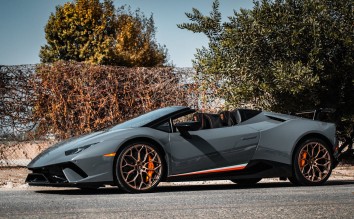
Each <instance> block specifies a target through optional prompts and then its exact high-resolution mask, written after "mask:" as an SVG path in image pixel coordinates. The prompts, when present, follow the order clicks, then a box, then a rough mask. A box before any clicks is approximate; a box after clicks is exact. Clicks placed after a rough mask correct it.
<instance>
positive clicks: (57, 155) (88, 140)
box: [27, 129, 126, 168]
mask: <svg viewBox="0 0 354 219" xmlns="http://www.w3.org/2000/svg"><path fill="white" fill-rule="evenodd" d="M124 130H126V129H117V130H109V129H107V130H104V131H98V132H93V133H90V134H85V135H81V136H77V137H73V138H69V139H67V140H64V141H61V142H58V143H57V144H54V145H53V146H51V147H49V148H47V149H46V150H44V151H43V152H41V153H40V154H39V155H37V157H35V158H34V159H33V160H32V161H31V162H30V163H29V164H28V166H27V167H28V168H36V167H40V166H45V165H50V164H54V163H60V162H67V161H68V160H71V159H72V158H74V157H75V156H76V155H69V156H65V151H68V150H71V149H74V148H78V147H83V146H87V145H91V144H97V143H100V142H102V141H106V140H109V139H113V138H121V137H122V135H119V134H118V133H120V132H122V131H124Z"/></svg>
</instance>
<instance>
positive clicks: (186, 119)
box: [172, 114, 193, 132]
mask: <svg viewBox="0 0 354 219" xmlns="http://www.w3.org/2000/svg"><path fill="white" fill-rule="evenodd" d="M190 121H193V114H188V115H184V116H181V117H178V118H175V119H173V120H172V127H173V132H178V129H177V128H176V126H175V125H176V124H177V123H180V122H190Z"/></svg>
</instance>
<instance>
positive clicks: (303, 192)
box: [0, 181, 354, 218]
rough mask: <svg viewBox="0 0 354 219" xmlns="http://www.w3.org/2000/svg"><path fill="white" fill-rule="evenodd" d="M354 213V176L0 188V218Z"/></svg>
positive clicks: (337, 215)
mask: <svg viewBox="0 0 354 219" xmlns="http://www.w3.org/2000/svg"><path fill="white" fill-rule="evenodd" d="M197 217H198V218H202V217H203V218H261V217H262V218H354V181H329V182H328V183H327V184H326V185H325V186H321V187H293V186H292V185H291V184H290V183H288V182H284V183H283V182H277V183H259V184H257V185H256V186H253V187H248V188H241V187H237V186H236V185H233V184H226V185H193V186H190V185H189V186H185V185H184V186H159V187H158V188H157V190H156V192H155V193H150V194H126V193H123V192H121V191H120V190H117V189H114V188H103V189H99V190H97V191H96V192H94V193H88V192H83V191H81V190H77V189H60V190H37V191H36V190H22V191H21V190H18V191H5V190H0V218H197Z"/></svg>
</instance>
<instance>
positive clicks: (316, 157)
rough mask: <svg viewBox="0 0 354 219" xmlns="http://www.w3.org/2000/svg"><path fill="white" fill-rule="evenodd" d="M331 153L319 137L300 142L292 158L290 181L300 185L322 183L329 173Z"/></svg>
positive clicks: (331, 160) (331, 164) (330, 170)
mask: <svg viewBox="0 0 354 219" xmlns="http://www.w3.org/2000/svg"><path fill="white" fill-rule="evenodd" d="M332 167H333V155H332V153H331V150H330V148H329V145H328V144H326V143H325V142H324V141H322V140H321V139H317V138H311V139H308V140H306V141H304V142H303V143H301V144H300V146H299V147H297V149H296V150H295V156H294V159H293V176H292V177H290V178H289V180H290V182H292V183H293V184H295V185H300V186H316V185H322V184H323V183H325V182H326V181H327V179H328V178H329V176H330V175H331V172H332Z"/></svg>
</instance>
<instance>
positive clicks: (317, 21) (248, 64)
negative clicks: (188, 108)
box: [178, 0, 354, 116]
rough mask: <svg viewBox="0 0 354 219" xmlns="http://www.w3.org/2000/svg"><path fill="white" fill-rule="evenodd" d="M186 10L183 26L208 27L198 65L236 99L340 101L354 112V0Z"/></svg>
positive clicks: (292, 103) (291, 0) (300, 103)
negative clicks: (224, 16) (224, 12)
mask: <svg viewBox="0 0 354 219" xmlns="http://www.w3.org/2000/svg"><path fill="white" fill-rule="evenodd" d="M218 6H219V2H218V1H217V0H216V1H215V2H214V4H213V8H212V12H211V13H210V15H209V16H204V15H203V14H201V13H200V12H199V11H198V10H197V9H193V13H186V16H187V17H188V18H189V19H190V20H191V23H184V24H180V25H178V26H179V27H180V28H182V29H187V30H190V31H193V32H198V33H204V34H205V35H206V36H207V37H208V38H209V46H208V48H202V49H198V50H197V53H196V55H195V60H194V67H195V68H196V70H197V71H198V72H199V73H201V74H202V76H203V78H204V79H205V80H207V81H209V83H216V84H219V85H220V92H219V93H220V95H221V96H222V97H223V98H225V99H226V101H227V102H228V104H230V105H233V106H237V105H240V104H242V103H254V104H256V105H258V106H260V107H263V108H265V109H270V110H277V111H283V112H289V111H299V110H303V109H309V108H315V107H333V108H337V109H340V110H341V111H342V113H344V114H347V115H349V116H350V115H353V114H354V107H353V106H354V83H353V80H354V76H353V71H354V61H353V57H354V43H353V41H354V31H353V23H354V13H353V10H354V4H353V1H352V0H342V1H338V0H326V1H317V0H316V1H313V0H262V1H255V2H254V7H253V9H252V10H244V9H241V10H240V12H236V11H235V13H234V15H233V16H230V17H229V18H228V19H229V20H228V21H227V22H224V23H222V22H221V18H220V17H221V16H220V13H219V10H218Z"/></svg>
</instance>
